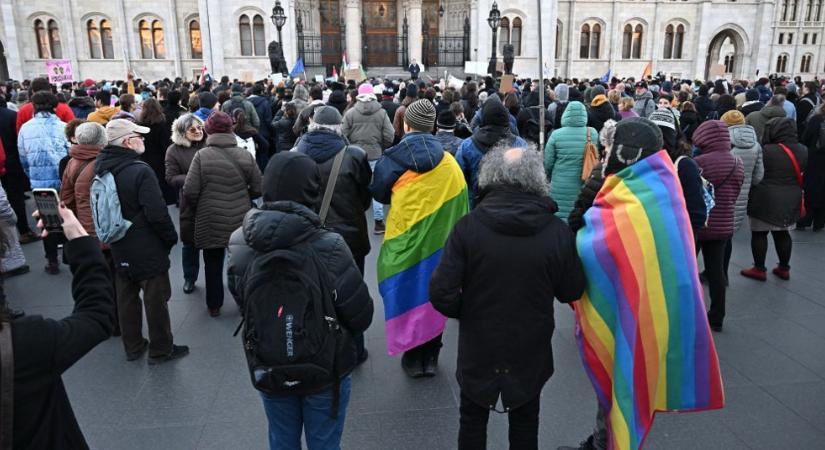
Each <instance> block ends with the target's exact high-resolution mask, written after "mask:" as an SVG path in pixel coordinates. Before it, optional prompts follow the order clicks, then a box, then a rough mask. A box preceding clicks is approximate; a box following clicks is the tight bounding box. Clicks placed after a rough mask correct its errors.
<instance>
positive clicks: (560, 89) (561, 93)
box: [553, 83, 570, 103]
mask: <svg viewBox="0 0 825 450" xmlns="http://www.w3.org/2000/svg"><path fill="white" fill-rule="evenodd" d="M553 92H555V93H556V100H558V101H560V102H562V103H564V102H566V101H567V100H568V99H569V98H570V97H569V95H570V86H568V85H566V84H564V83H561V84H559V85H558V86H556V88H555V89H553Z"/></svg>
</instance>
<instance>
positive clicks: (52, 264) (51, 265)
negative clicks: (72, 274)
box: [43, 261, 60, 275]
mask: <svg viewBox="0 0 825 450" xmlns="http://www.w3.org/2000/svg"><path fill="white" fill-rule="evenodd" d="M43 270H45V271H46V273H47V274H49V275H57V274H59V273H60V263H59V262H57V261H49V262H48V263H46V267H45V268H44V269H43Z"/></svg>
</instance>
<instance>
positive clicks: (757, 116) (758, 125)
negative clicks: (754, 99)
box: [745, 106, 785, 144]
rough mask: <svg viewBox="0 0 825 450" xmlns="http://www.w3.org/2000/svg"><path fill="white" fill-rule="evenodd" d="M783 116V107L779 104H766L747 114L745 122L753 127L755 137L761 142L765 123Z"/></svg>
mask: <svg viewBox="0 0 825 450" xmlns="http://www.w3.org/2000/svg"><path fill="white" fill-rule="evenodd" d="M782 117H785V109H784V108H783V107H781V106H766V107H764V108H762V109H760V110H759V111H756V112H752V113H750V114H748V116H747V117H746V118H745V123H746V124H748V125H750V126H752V127H753V131H755V132H756V139H757V140H758V141H759V143H760V144H763V139H764V136H763V134H764V133H765V125H766V124H767V123H768V121H769V120H771V119H777V118H782Z"/></svg>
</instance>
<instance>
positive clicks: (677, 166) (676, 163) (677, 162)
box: [673, 155, 687, 172]
mask: <svg viewBox="0 0 825 450" xmlns="http://www.w3.org/2000/svg"><path fill="white" fill-rule="evenodd" d="M685 158H687V156H685V155H682V156H680V157H678V158H676V162H674V163H673V166H674V167H676V172H678V171H679V163H680V162H682V160H683V159H685Z"/></svg>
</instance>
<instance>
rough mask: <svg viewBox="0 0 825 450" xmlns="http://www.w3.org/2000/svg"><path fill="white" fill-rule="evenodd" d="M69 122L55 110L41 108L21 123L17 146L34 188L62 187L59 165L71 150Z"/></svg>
mask: <svg viewBox="0 0 825 450" xmlns="http://www.w3.org/2000/svg"><path fill="white" fill-rule="evenodd" d="M65 129H66V124H65V123H64V122H62V121H61V120H60V119H59V118H58V117H57V116H56V115H54V114H52V113H45V112H39V113H37V114H35V115H34V117H33V118H32V120H30V121H28V122H26V123H24V124H23V126H22V127H20V133H19V134H18V135H17V150H18V151H19V152H20V163H21V164H22V165H23V170H25V171H26V175H28V176H29V180H31V186H32V188H33V189H38V188H52V189H60V175H59V173H58V165H59V164H60V160H61V159H63V157H65V156H66V155H67V154H68V152H69V141H67V140H66V135H65V133H64V130H65Z"/></svg>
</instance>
